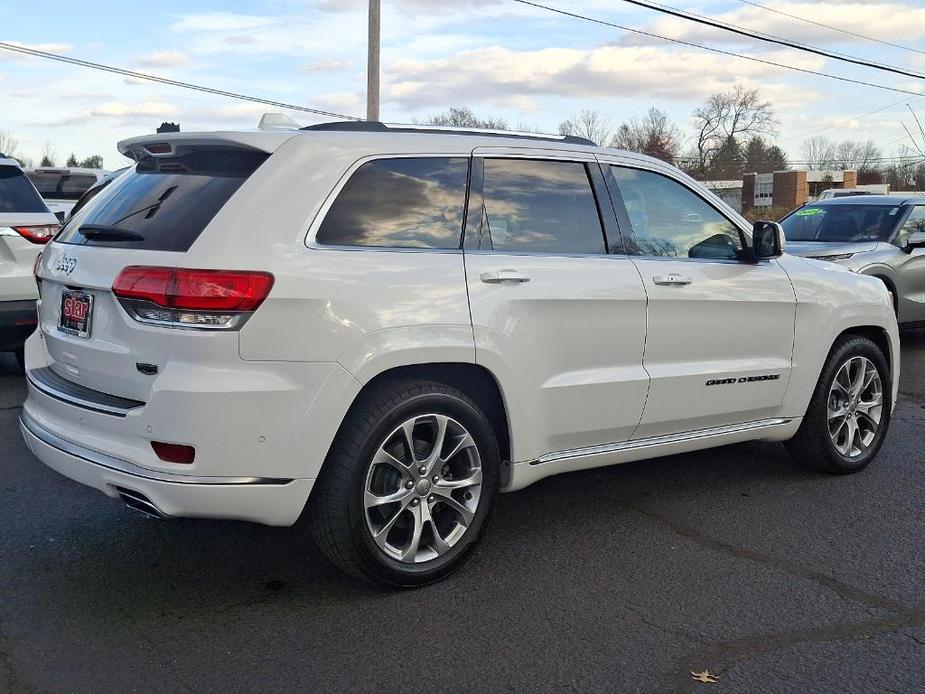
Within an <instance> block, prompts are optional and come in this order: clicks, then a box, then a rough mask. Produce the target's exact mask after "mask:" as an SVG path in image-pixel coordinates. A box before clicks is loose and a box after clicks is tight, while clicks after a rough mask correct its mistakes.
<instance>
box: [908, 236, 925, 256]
mask: <svg viewBox="0 0 925 694" xmlns="http://www.w3.org/2000/svg"><path fill="white" fill-rule="evenodd" d="M916 248H925V231H913V232H912V233H911V234H909V240H908V241H906V247H905V248H903V250H904V251H906V252H907V253H911V252H912V251H914V250H915V249H916Z"/></svg>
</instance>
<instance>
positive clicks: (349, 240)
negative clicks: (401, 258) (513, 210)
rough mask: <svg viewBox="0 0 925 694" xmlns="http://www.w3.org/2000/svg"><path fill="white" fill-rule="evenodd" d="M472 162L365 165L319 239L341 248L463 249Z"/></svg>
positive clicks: (405, 161)
mask: <svg viewBox="0 0 925 694" xmlns="http://www.w3.org/2000/svg"><path fill="white" fill-rule="evenodd" d="M468 174H469V160H468V159H465V158H459V159H447V158H442V157H427V158H408V159H377V160H376V161H371V162H368V163H366V164H363V165H362V166H361V167H360V168H359V169H357V170H356V172H355V173H354V174H353V176H351V177H350V180H349V181H347V184H346V185H345V186H344V188H343V190H341V192H340V194H339V195H338V196H337V199H336V200H335V201H334V204H333V205H332V206H331V209H330V210H328V213H327V215H326V216H325V218H324V221H323V222H322V223H321V227H320V228H319V229H318V234H317V236H316V239H317V241H318V243H323V244H331V245H335V246H380V247H392V248H459V239H460V235H461V233H462V219H463V208H464V207H465V202H466V178H467V176H468Z"/></svg>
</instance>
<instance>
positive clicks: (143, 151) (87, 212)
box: [39, 136, 269, 402]
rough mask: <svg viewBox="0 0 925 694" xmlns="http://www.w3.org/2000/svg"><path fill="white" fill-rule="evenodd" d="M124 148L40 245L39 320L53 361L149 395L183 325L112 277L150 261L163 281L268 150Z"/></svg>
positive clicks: (93, 381) (64, 372)
mask: <svg viewBox="0 0 925 694" xmlns="http://www.w3.org/2000/svg"><path fill="white" fill-rule="evenodd" d="M162 137H163V136H162ZM132 142H133V143H135V142H138V141H132ZM141 142H143V141H141ZM123 151H125V150H123ZM131 151H132V152H133V156H134V158H135V159H136V160H137V163H136V164H135V166H134V167H133V168H132V169H131V170H130V171H129V172H127V173H126V174H124V175H122V176H120V177H119V178H118V179H116V180H115V181H113V183H112V184H110V185H109V186H107V187H106V188H105V189H104V190H103V191H102V192H100V193H99V195H97V196H96V197H95V198H94V199H93V200H91V201H90V203H88V204H87V205H86V206H85V207H83V208H82V209H80V210H79V212H77V214H75V215H74V216H73V217H71V218H70V219H69V220H68V222H67V224H65V226H64V227H63V228H62V231H61V233H60V234H59V235H58V236H57V237H56V238H55V239H54V241H53V242H52V243H51V244H49V246H48V248H47V250H46V252H45V253H44V254H43V258H42V263H41V268H40V272H39V274H40V278H41V282H40V293H41V302H40V307H39V320H40V324H41V329H42V333H43V334H44V348H45V350H46V357H47V359H48V362H49V367H50V368H51V369H52V371H54V372H55V373H56V374H58V375H59V376H61V377H63V378H65V379H67V380H69V381H71V382H73V383H76V384H78V385H80V386H84V387H86V388H90V389H93V390H96V391H99V392H102V393H107V394H110V395H115V396H118V397H122V398H128V399H132V400H139V401H142V402H146V401H147V399H148V397H149V395H150V391H151V388H152V385H153V382H154V380H155V379H153V378H152V377H151V376H152V373H151V369H150V366H158V367H159V368H160V369H163V367H164V366H165V365H166V363H167V362H168V360H169V358H170V354H171V349H172V345H173V343H174V341H175V340H178V339H183V337H182V335H181V336H179V337H178V334H182V333H187V335H188V334H189V331H187V330H183V329H180V328H177V327H175V325H172V324H171V321H172V320H173V318H174V314H173V313H171V311H168V310H164V309H161V308H159V307H158V306H157V305H154V304H153V303H150V302H149V301H147V300H146V299H145V300H140V299H137V297H136V298H133V299H131V300H127V299H126V298H125V297H124V296H123V297H122V298H121V299H120V298H118V297H117V296H116V295H115V294H114V293H113V290H112V287H113V284H114V282H115V281H116V280H117V278H118V277H120V274H121V273H122V272H123V270H124V269H125V268H127V267H132V266H142V267H145V268H149V267H153V268H158V270H157V271H156V273H155V275H154V277H155V279H157V277H160V278H162V284H161V290H163V289H164V286H166V285H165V283H167V282H168V280H167V279H164V278H165V277H166V275H165V273H168V272H172V271H170V268H182V267H186V266H187V263H186V262H185V261H186V257H187V252H188V251H189V249H190V247H191V246H192V245H193V244H194V243H195V242H196V240H197V239H198V238H199V237H200V235H201V234H202V233H203V231H204V229H205V228H206V227H207V226H208V225H209V223H210V222H211V220H212V218H213V217H214V216H215V215H216V214H217V213H218V211H219V210H220V209H221V208H222V207H223V206H224V205H225V203H227V202H228V200H229V199H230V198H231V197H232V196H233V195H234V194H235V193H236V192H237V191H238V189H239V188H240V187H241V186H242V185H243V184H244V182H245V181H246V180H247V179H248V177H249V176H250V175H251V173H253V172H254V171H255V170H256V169H257V168H258V167H259V166H260V165H261V164H262V163H263V161H264V160H265V159H266V158H267V157H268V156H269V155H268V153H267V152H265V151H260V150H257V149H253V148H249V147H242V146H236V145H235V144H234V143H227V142H226V143H219V144H215V143H205V144H203V143H198V142H196V141H190V140H189V139H185V140H179V141H175V142H174V143H173V144H171V143H170V142H166V143H156V144H150V145H144V144H137V145H133V148H132V150H131ZM157 273H160V274H157ZM122 276H123V277H124V275H122ZM151 281H152V280H151V275H150V273H149V275H148V279H144V278H142V279H140V280H139V279H138V277H137V276H136V282H135V285H133V287H134V288H135V289H138V287H139V286H141V285H144V283H145V282H148V284H147V285H145V286H141V289H143V290H146V291H148V292H149V294H150V290H153V291H156V290H157V287H154V286H153V285H151ZM169 281H173V280H169ZM139 282H141V285H139ZM136 293H137V292H136ZM142 294H143V295H144V297H147V296H148V295H147V294H144V292H142V293H141V294H139V295H142ZM189 327H190V328H197V327H199V326H195V325H190V326H189ZM206 327H210V326H206ZM236 344H237V343H236V339H235V345H236Z"/></svg>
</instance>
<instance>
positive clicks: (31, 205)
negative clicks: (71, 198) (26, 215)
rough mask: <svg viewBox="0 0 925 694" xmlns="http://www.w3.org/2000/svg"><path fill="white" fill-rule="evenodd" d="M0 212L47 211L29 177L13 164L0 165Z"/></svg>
mask: <svg viewBox="0 0 925 694" xmlns="http://www.w3.org/2000/svg"><path fill="white" fill-rule="evenodd" d="M0 212H48V208H47V207H45V203H44V202H42V198H40V197H39V195H38V193H36V192H35V188H33V187H32V184H30V183H29V179H28V178H26V175H25V174H24V173H23V172H22V170H20V169H17V168H16V167H15V166H0Z"/></svg>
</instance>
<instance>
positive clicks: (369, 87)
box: [366, 0, 381, 121]
mask: <svg viewBox="0 0 925 694" xmlns="http://www.w3.org/2000/svg"><path fill="white" fill-rule="evenodd" d="M379 9H380V8H379V0H369V48H368V58H367V66H366V120H369V121H377V120H379V35H380V32H379V27H380V23H381V22H380V18H381V15H380V12H379Z"/></svg>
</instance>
